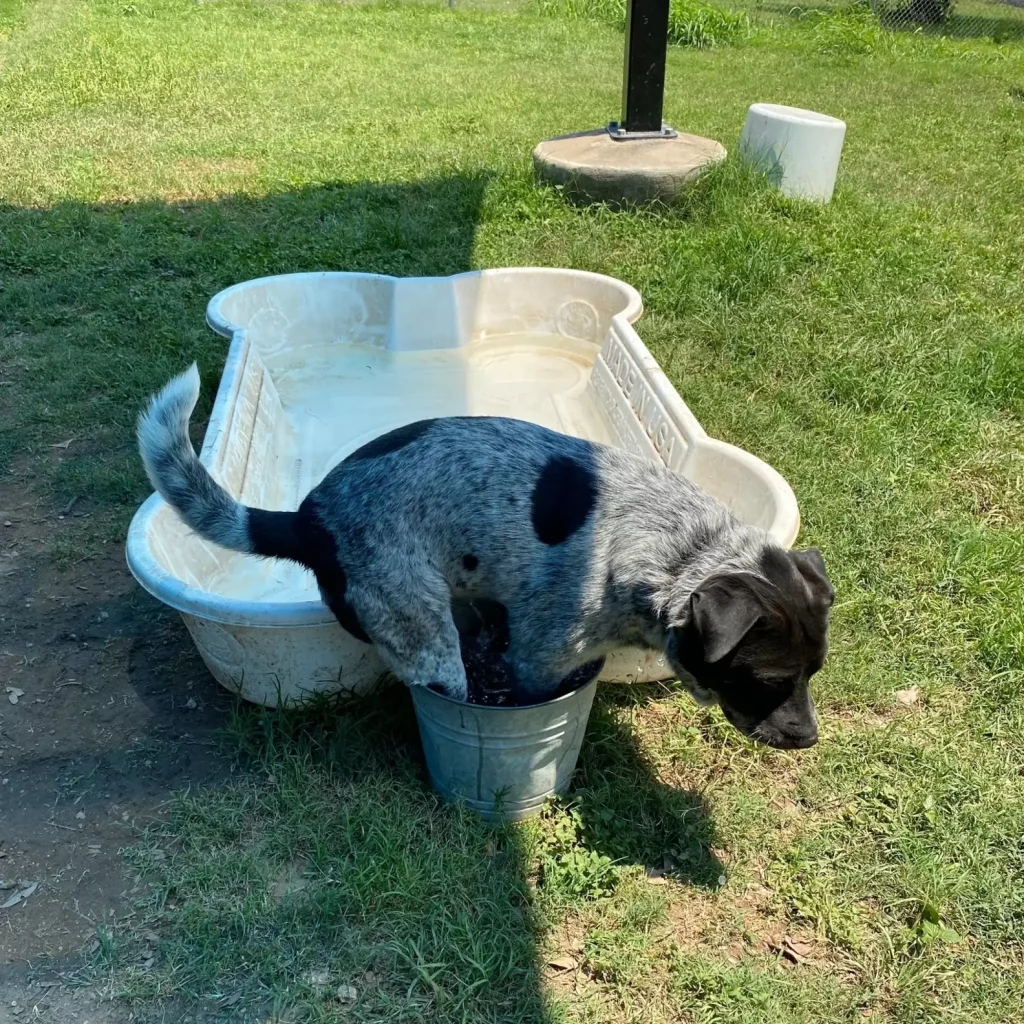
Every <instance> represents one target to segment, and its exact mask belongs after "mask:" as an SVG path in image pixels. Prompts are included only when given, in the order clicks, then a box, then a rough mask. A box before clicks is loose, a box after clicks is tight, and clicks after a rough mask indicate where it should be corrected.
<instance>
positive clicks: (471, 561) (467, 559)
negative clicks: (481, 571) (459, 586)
mask: <svg viewBox="0 0 1024 1024" xmlns="http://www.w3.org/2000/svg"><path fill="white" fill-rule="evenodd" d="M479 564H480V559H479V558H477V557H476V555H463V556H462V568H463V569H465V570H466V572H472V571H473V570H474V569H475V568H476V567H477V566H478V565H479Z"/></svg>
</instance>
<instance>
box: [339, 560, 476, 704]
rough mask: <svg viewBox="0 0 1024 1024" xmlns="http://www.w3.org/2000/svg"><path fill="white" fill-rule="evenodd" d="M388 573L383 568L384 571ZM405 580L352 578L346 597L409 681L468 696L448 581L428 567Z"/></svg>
mask: <svg viewBox="0 0 1024 1024" xmlns="http://www.w3.org/2000/svg"><path fill="white" fill-rule="evenodd" d="M381 575H383V574H381ZM402 576H403V578H402V579H401V582H400V583H397V582H395V583H392V584H391V585H390V586H389V581H388V580H385V579H381V578H380V576H378V578H376V579H374V582H373V584H372V585H369V586H365V585H359V584H355V583H353V584H351V585H350V586H349V589H348V592H347V594H346V599H347V601H348V602H349V604H350V606H351V607H352V609H353V610H354V612H355V614H356V615H357V617H358V619H359V624H360V625H361V626H362V628H363V629H364V630H365V631H366V633H367V634H368V635H369V637H370V640H371V641H372V643H373V646H374V647H375V648H376V650H377V653H378V654H379V655H380V657H381V660H382V661H383V662H384V664H385V665H386V666H387V667H388V668H389V669H390V670H391V671H392V672H393V673H394V674H395V675H396V676H398V678H399V679H401V680H402V682H403V683H405V684H406V685H407V686H430V687H434V688H440V689H441V690H442V691H443V692H444V693H445V694H446V695H447V696H449V697H451V698H453V699H454V700H462V701H464V700H466V698H467V696H468V687H467V683H466V670H465V668H464V667H463V664H462V652H461V648H460V646H459V633H458V630H457V629H456V628H455V620H454V619H453V618H452V610H451V596H450V594H449V591H448V584H447V581H446V580H445V579H444V578H443V577H441V576H440V575H438V574H435V573H434V572H432V571H431V570H429V569H426V568H425V567H424V568H423V569H422V570H421V571H420V572H416V571H415V570H412V571H409V572H408V573H403V574H402Z"/></svg>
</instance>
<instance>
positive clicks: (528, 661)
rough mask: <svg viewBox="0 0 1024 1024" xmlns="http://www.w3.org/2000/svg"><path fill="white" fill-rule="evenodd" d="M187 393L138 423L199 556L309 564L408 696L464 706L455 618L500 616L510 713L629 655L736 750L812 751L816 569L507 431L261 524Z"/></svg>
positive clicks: (619, 461) (680, 487)
mask: <svg viewBox="0 0 1024 1024" xmlns="http://www.w3.org/2000/svg"><path fill="white" fill-rule="evenodd" d="M198 394H199V374H198V371H197V370H196V368H195V366H193V367H192V368H191V369H190V370H188V371H187V372H186V373H184V374H182V375H181V376H180V377H176V378H175V379H174V380H172V381H170V382H169V383H168V384H167V386H166V387H165V388H164V389H163V391H161V392H160V393H159V394H158V395H156V396H155V397H154V398H153V399H152V400H151V402H150V405H149V408H148V410H147V411H146V412H145V413H144V414H143V415H142V417H141V418H140V421H139V429H138V440H139V448H140V451H141V453H142V458H143V462H144V463H145V466H146V470H147V472H148V474H149V477H150V480H151V481H152V482H153V485H154V487H156V489H157V490H158V491H159V492H160V493H161V494H162V495H163V497H164V498H165V499H166V500H167V502H168V503H169V504H171V505H172V506H173V507H174V508H175V509H176V510H177V511H178V514H179V515H181V517H182V518H183V519H184V520H185V522H186V523H187V524H188V525H189V526H190V527H192V529H194V530H195V531H196V532H197V533H199V534H200V535H201V536H203V537H205V538H207V539H208V540H210V541H213V542H214V543H216V544H219V545H222V546H223V547H227V548H231V549H232V550H235V551H242V552H247V553H250V554H253V555H260V556H264V557H274V558H287V559H291V560H292V561H295V562H298V563H300V564H302V565H304V566H306V568H308V569H309V570H311V571H312V572H313V573H314V575H315V576H316V579H317V583H318V584H319V587H320V591H321V594H322V595H323V598H324V600H325V602H326V604H327V605H328V607H329V608H330V609H331V610H332V612H333V613H334V614H335V616H336V617H337V618H338V620H339V622H340V623H341V625H342V626H343V627H344V628H345V629H347V630H348V631H349V632H350V633H352V634H353V635H354V636H356V637H358V638H359V639H361V640H364V641H366V642H372V643H373V644H374V646H375V647H376V649H377V651H378V652H379V654H380V656H381V658H382V659H383V661H384V662H385V663H386V664H387V665H388V667H389V668H390V669H391V670H392V671H393V672H394V673H395V674H396V675H397V676H398V677H399V678H400V679H402V680H403V681H405V682H406V683H407V684H409V685H412V686H435V687H440V688H441V689H443V690H444V691H445V692H447V693H448V694H449V695H451V696H453V697H455V698H457V699H463V700H464V699H465V698H466V693H467V683H466V673H465V669H464V666H463V661H462V658H461V657H460V642H459V633H458V630H457V628H456V623H455V621H454V619H453V614H452V609H453V604H454V605H457V604H459V603H460V602H461V603H465V602H467V601H470V602H471V601H476V600H482V601H490V602H498V603H499V604H501V605H502V606H504V608H505V609H507V611H508V621H509V646H508V651H507V652H506V654H505V657H506V659H507V661H508V665H509V668H510V670H511V672H512V674H513V676H514V678H515V679H516V680H517V681H518V685H519V687H520V690H521V697H522V698H525V699H527V700H540V699H544V698H545V697H547V696H549V695H552V694H554V693H555V692H557V690H558V687H559V684H560V682H561V681H562V680H563V679H565V677H566V676H568V675H570V674H571V673H572V672H574V671H575V670H577V669H579V668H580V667H581V666H584V665H587V664H588V663H591V662H596V661H597V660H599V659H600V658H602V657H604V655H606V654H608V653H610V652H611V651H612V650H614V649H615V648H619V647H623V646H640V647H645V648H649V649H653V650H658V651H663V652H664V653H665V654H666V655H667V657H668V660H669V663H670V664H671V665H672V667H673V669H674V670H675V671H676V672H677V673H678V674H679V675H680V677H681V678H682V679H683V681H684V682H685V683H686V684H687V685H688V686H689V688H690V690H691V692H692V693H693V695H694V696H695V698H696V699H698V700H700V701H702V702H706V703H714V702H717V703H719V704H720V705H721V706H722V709H723V711H724V712H725V714H726V716H727V717H728V718H729V720H730V721H731V722H733V724H734V725H736V727H737V728H738V729H740V730H741V731H742V732H744V733H746V734H747V735H750V736H752V737H754V738H755V739H758V740H761V741H763V742H766V743H769V744H772V745H774V746H781V747H794V746H809V745H810V744H811V743H813V742H815V740H816V738H817V725H816V719H815V714H814V708H813V705H812V702H811V698H810V693H809V689H808V685H807V684H808V680H809V679H810V677H811V675H813V673H814V672H816V671H817V670H818V668H820V666H821V663H822V661H823V660H824V657H825V651H826V648H827V632H828V614H829V607H830V606H831V604H832V600H833V597H834V591H833V590H832V587H831V584H830V583H829V581H828V577H827V575H826V573H825V568H824V563H823V562H822V560H821V556H820V554H818V553H817V552H816V551H813V550H812V551H805V552H787V551H785V550H783V549H782V548H780V547H778V546H777V545H775V544H774V543H773V542H772V541H771V540H770V538H769V537H768V536H767V535H766V534H765V533H764V532H763V531H760V530H757V529H754V528H752V527H749V526H746V525H744V524H742V523H740V522H739V520H738V519H736V517H735V516H733V515H732V514H731V513H730V512H729V511H728V510H727V509H726V508H725V506H724V505H722V504H721V503H720V502H718V501H717V500H715V499H714V498H712V497H710V496H709V495H707V494H705V493H704V492H702V491H700V490H698V489H697V488H696V487H695V486H693V485H692V484H691V483H690V482H689V481H687V480H685V479H683V478H682V477H680V476H678V475H676V474H674V473H672V472H670V471H669V470H668V469H667V468H666V467H665V466H663V465H662V464H660V463H658V462H655V461H652V460H648V459H643V458H639V457H637V456H634V455H630V454H628V453H626V452H623V451H620V450H618V449H615V448H610V447H607V446H604V445H599V444H594V443H592V442H589V441H585V440H581V439H579V438H575V437H569V436H566V435H564V434H559V433H555V432H553V431H550V430H547V429H545V428H543V427H540V426H537V425H535V424H532V423H527V422H524V421H520V420H512V419H504V418H499V417H450V418H444V419H435V420H425V421H421V422H419V423H414V424H409V425H407V426H404V427H400V428H399V429H397V430H395V431H392V432H391V433H389V434H386V435H383V436H382V437H379V438H376V439H375V440H373V441H371V442H370V443H369V444H367V445H366V446H364V447H363V448H361V449H359V450H358V451H357V452H354V453H353V454H352V455H350V456H349V457H348V458H347V459H345V460H344V462H342V463H341V464H339V465H338V466H336V467H335V468H334V469H332V470H331V471H330V472H329V473H328V474H327V476H326V477H325V478H324V480H323V481H322V482H321V483H320V484H319V485H318V486H317V487H315V488H314V489H313V490H312V491H311V492H310V493H309V494H308V495H307V497H306V498H305V500H304V501H303V502H302V504H301V505H300V507H299V509H298V510H297V511H296V512H269V511H264V510H260V509H252V508H247V507H246V506H244V505H242V504H240V503H239V502H237V501H236V500H235V499H234V498H232V497H231V496H230V495H229V494H227V492H226V491H224V490H223V488H221V487H220V486H219V485H218V484H217V483H216V482H215V481H214V480H213V478H212V477H211V476H210V475H209V473H208V472H207V470H206V468H205V467H204V466H203V465H202V464H201V463H200V461H199V459H198V457H197V456H196V454H195V452H194V450H193V448H192V445H191V442H190V441H189V438H188V421H189V417H190V416H191V413H192V409H193V408H194V406H195V402H196V400H197V398H198Z"/></svg>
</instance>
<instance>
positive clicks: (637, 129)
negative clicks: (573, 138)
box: [612, 0, 675, 138]
mask: <svg viewBox="0 0 1024 1024" xmlns="http://www.w3.org/2000/svg"><path fill="white" fill-rule="evenodd" d="M668 5H669V0H626V60H625V69H624V71H623V78H622V120H621V121H620V122H619V123H618V125H615V126H614V128H615V129H617V131H616V130H613V131H612V134H613V135H615V136H617V137H619V138H625V137H628V136H637V135H645V136H651V135H661V134H663V132H662V120H661V118H662V113H663V110H664V106H665V54H666V51H667V49H668ZM671 134H675V133H674V132H672V133H671Z"/></svg>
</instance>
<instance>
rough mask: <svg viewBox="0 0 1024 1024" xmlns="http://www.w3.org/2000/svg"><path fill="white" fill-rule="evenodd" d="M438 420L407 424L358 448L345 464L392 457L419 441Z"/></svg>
mask: <svg viewBox="0 0 1024 1024" xmlns="http://www.w3.org/2000/svg"><path fill="white" fill-rule="evenodd" d="M436 422H437V421H436V420H419V421H418V422H416V423H407V424H406V425H405V426H404V427H397V428H396V429H395V430H390V431H388V433H386V434H381V435H380V437H375V438H374V439H373V440H372V441H367V443H366V444H364V445H363V446H362V448H357V449H356V450H355V451H354V452H353V453H352V454H351V455H350V456H349V457H348V458H347V459H345V462H362V461H363V460H364V459H379V458H380V457H381V456H382V455H390V454H391V452H397V451H399V450H400V449H401V448H404V447H405V446H406V445H409V444H412V443H413V441H418V440H419V439H420V438H421V437H423V435H424V434H426V433H427V431H428V430H430V428H431V427H432V426H433V425H434V423H436Z"/></svg>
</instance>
